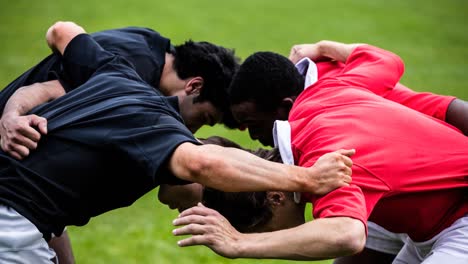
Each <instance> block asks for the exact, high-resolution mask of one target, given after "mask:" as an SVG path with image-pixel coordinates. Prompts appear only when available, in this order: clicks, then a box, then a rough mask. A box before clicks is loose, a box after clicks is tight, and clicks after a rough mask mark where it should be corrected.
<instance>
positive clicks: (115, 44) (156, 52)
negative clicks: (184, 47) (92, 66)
mask: <svg viewBox="0 0 468 264" xmlns="http://www.w3.org/2000/svg"><path fill="white" fill-rule="evenodd" d="M91 36H92V37H93V39H94V40H96V42H97V43H99V45H100V46H101V47H102V48H103V49H105V50H106V51H109V52H111V53H113V54H117V55H119V56H122V57H124V58H125V59H126V60H128V61H129V62H130V63H131V64H132V65H133V67H134V68H135V71H136V72H137V73H138V75H139V76H140V77H141V78H142V79H143V80H144V81H145V82H147V83H148V84H150V85H152V86H154V87H159V80H160V76H161V72H162V69H163V67H164V63H165V56H166V52H169V48H170V40H169V39H167V38H165V37H163V36H161V35H160V34H159V33H158V32H156V31H154V30H152V29H148V28H140V27H127V28H119V29H113V30H105V31H100V32H96V33H94V34H92V35H91Z"/></svg>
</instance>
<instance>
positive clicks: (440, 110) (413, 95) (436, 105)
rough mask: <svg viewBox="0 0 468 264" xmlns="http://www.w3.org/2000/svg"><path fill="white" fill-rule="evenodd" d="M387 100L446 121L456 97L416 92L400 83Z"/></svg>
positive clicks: (387, 95) (387, 96) (390, 92)
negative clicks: (448, 111)
mask: <svg viewBox="0 0 468 264" xmlns="http://www.w3.org/2000/svg"><path fill="white" fill-rule="evenodd" d="M385 98H386V99H388V100H391V101H394V102H397V103H400V104H402V105H404V106H407V107H409V108H411V109H414V110H416V111H418V112H421V113H424V114H426V115H429V116H432V117H434V118H437V119H440V120H442V121H445V115H446V113H447V109H448V107H449V105H450V103H451V102H452V101H453V100H454V99H455V98H456V97H454V96H446V95H438V94H433V93H428V92H423V93H420V92H415V91H413V90H411V89H409V88H408V87H406V86H404V85H403V84H401V83H398V84H397V85H396V86H395V88H394V89H393V90H391V91H389V92H388V93H387V94H386V95H385Z"/></svg>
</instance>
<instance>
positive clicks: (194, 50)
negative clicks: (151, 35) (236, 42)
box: [174, 40, 240, 128]
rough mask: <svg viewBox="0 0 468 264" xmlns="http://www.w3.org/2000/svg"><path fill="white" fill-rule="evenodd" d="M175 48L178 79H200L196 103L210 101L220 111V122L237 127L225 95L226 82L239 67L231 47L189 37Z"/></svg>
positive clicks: (227, 82) (175, 66)
mask: <svg viewBox="0 0 468 264" xmlns="http://www.w3.org/2000/svg"><path fill="white" fill-rule="evenodd" d="M174 50H175V52H174V70H175V71H176V72H177V75H178V77H179V78H181V79H186V78H189V77H194V76H201V77H202V78H203V89H202V90H201V92H200V95H199V96H198V97H197V98H195V102H204V101H209V102H211V103H212V104H213V105H214V106H215V107H216V108H218V109H219V110H220V111H221V112H222V113H223V120H222V122H223V123H224V124H225V125H226V126H227V127H229V128H237V127H238V124H237V123H236V122H235V121H234V118H233V117H232V114H231V111H230V109H229V100H228V97H227V96H228V94H227V89H228V87H229V84H230V83H231V80H232V77H233V75H234V74H235V72H236V71H237V69H238V68H239V61H240V59H239V58H237V57H236V56H235V55H234V50H230V49H226V48H224V47H221V46H217V45H214V44H212V43H209V42H204V41H202V42H194V41H191V40H189V41H187V42H185V43H184V44H182V45H179V46H175V47H174Z"/></svg>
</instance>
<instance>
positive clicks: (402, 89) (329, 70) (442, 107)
mask: <svg viewBox="0 0 468 264" xmlns="http://www.w3.org/2000/svg"><path fill="white" fill-rule="evenodd" d="M316 66H317V71H318V78H319V79H322V78H328V77H330V76H336V75H337V74H340V72H341V71H342V70H343V69H344V66H345V64H344V63H341V62H337V61H322V62H317V63H316ZM369 89H370V91H372V92H373V93H375V94H377V95H380V96H382V97H384V98H386V99H388V100H391V101H394V102H397V103H400V104H402V105H404V106H407V107H409V108H411V109H414V110H416V111H419V112H421V113H424V114H426V115H429V116H433V117H435V118H437V119H440V120H445V114H446V113H447V108H448V106H449V104H450V103H451V102H452V101H453V100H454V99H455V98H456V97H454V96H446V95H438V94H433V93H428V92H424V93H420V92H415V91H413V90H411V89H409V88H408V87H406V86H404V85H403V84H401V83H397V84H396V85H395V87H385V88H383V89H382V87H378V86H376V87H369Z"/></svg>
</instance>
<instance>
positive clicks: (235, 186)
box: [168, 143, 354, 194]
mask: <svg viewBox="0 0 468 264" xmlns="http://www.w3.org/2000/svg"><path fill="white" fill-rule="evenodd" d="M352 154H354V150H347V151H346V150H341V151H339V152H332V153H328V154H325V155H324V156H322V157H321V158H320V159H319V160H318V161H317V162H316V163H315V164H314V165H313V166H312V167H310V168H303V167H298V166H292V165H285V164H280V163H276V162H270V161H267V160H264V159H262V158H259V157H257V156H255V155H253V154H250V153H248V152H246V151H243V150H240V149H235V148H224V147H220V146H216V145H195V144H192V143H183V144H181V145H179V146H178V147H177V148H176V149H175V151H174V152H173V154H172V156H171V158H170V159H169V164H168V166H169V170H170V171H171V172H172V173H173V174H174V175H175V176H177V177H178V178H180V179H183V180H186V181H191V182H197V183H200V184H202V185H205V186H208V187H212V188H215V189H218V190H222V191H230V192H235V191H265V190H279V191H302V192H311V193H314V194H325V193H328V192H329V191H331V190H334V189H335V188H338V187H341V186H346V185H348V184H349V182H350V181H351V166H352V161H351V159H350V158H349V157H347V156H351V155H352Z"/></svg>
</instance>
